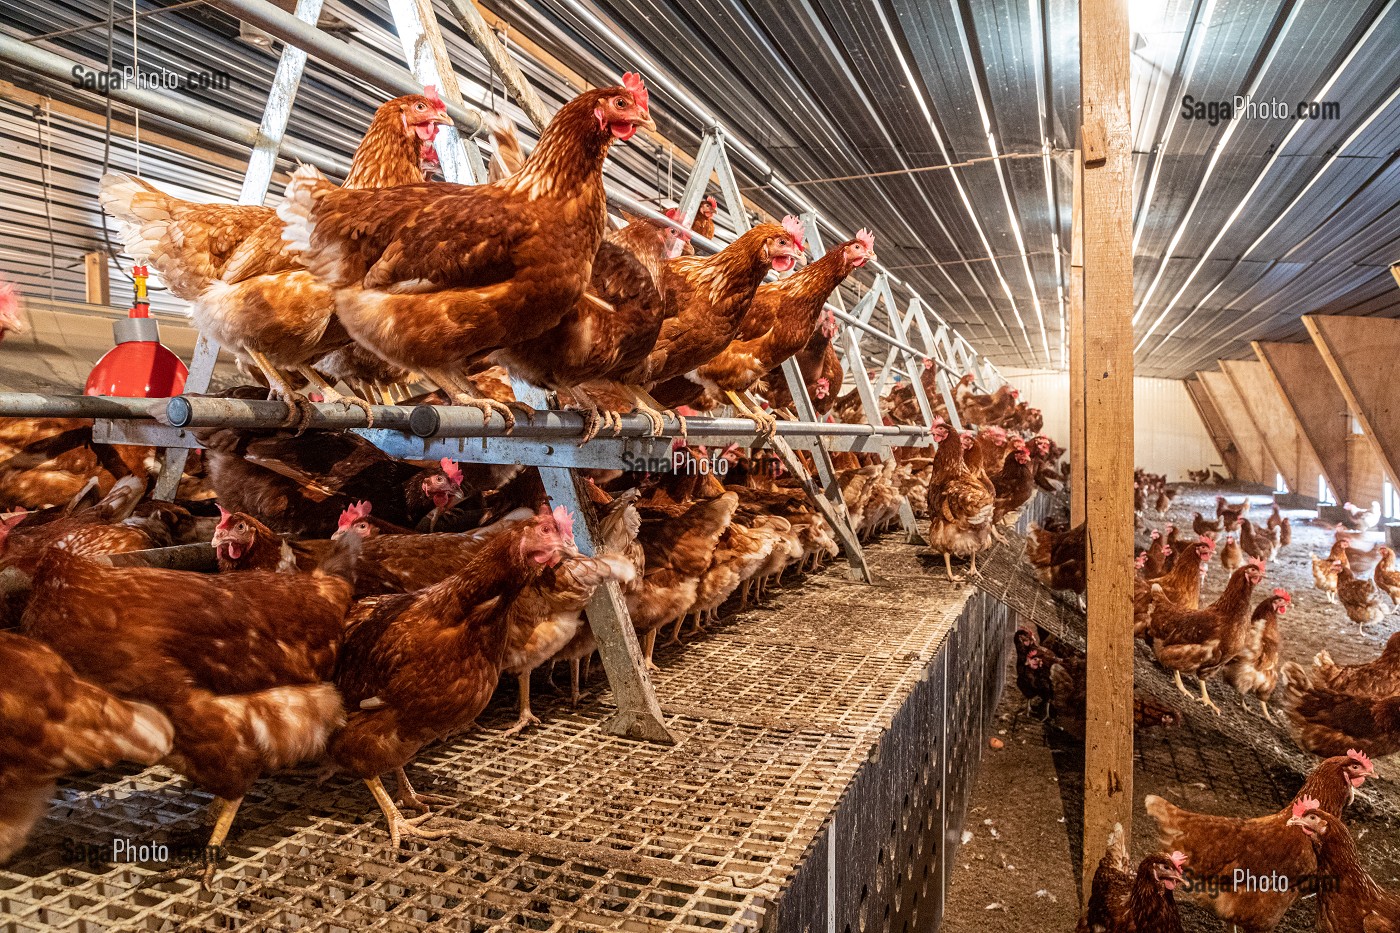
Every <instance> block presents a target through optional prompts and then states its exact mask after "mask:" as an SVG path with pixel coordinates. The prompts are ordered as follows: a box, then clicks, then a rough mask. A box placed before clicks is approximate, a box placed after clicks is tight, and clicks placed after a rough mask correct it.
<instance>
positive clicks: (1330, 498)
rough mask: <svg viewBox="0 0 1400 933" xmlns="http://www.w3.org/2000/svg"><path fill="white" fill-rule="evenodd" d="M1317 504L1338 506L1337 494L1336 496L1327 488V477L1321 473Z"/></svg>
mask: <svg viewBox="0 0 1400 933" xmlns="http://www.w3.org/2000/svg"><path fill="white" fill-rule="evenodd" d="M1317 504H1318V505H1336V504H1337V496H1336V494H1335V493H1334V492H1332V490H1331V489H1329V488H1328V487H1327V477H1325V476H1323V475H1322V474H1321V473H1319V474H1318V476H1317Z"/></svg>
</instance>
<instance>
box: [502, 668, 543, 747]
mask: <svg viewBox="0 0 1400 933" xmlns="http://www.w3.org/2000/svg"><path fill="white" fill-rule="evenodd" d="M515 680H516V683H518V684H520V716H519V718H518V719H516V720H515V725H513V726H511V727H510V728H509V729H507V730H506V731H505V732H502V733H501V736H502V737H505V736H511V735H515V734H516V733H517V732H520V731H522V730H524V729H528V728H529V727H530V726H537V725H539V723H540V718H539V717H538V716H536V715H535V714H534V712H532V711H531V709H530V671H523V672H521V673H519V674H516V675H515Z"/></svg>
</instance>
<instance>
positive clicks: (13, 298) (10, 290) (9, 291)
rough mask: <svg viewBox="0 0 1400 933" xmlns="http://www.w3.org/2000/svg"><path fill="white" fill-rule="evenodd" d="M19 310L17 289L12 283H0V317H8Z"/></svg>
mask: <svg viewBox="0 0 1400 933" xmlns="http://www.w3.org/2000/svg"><path fill="white" fill-rule="evenodd" d="M17 310H19V289H18V288H16V287H15V283H14V282H0V315H4V316H10V315H13V314H14V313H15V312H16V311H17Z"/></svg>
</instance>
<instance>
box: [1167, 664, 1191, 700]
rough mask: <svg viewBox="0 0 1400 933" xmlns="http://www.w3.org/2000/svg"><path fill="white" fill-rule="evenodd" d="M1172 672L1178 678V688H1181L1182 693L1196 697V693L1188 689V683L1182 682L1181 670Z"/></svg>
mask: <svg viewBox="0 0 1400 933" xmlns="http://www.w3.org/2000/svg"><path fill="white" fill-rule="evenodd" d="M1172 674H1173V676H1175V678H1176V689H1178V690H1180V691H1181V692H1182V693H1184V694H1186V695H1187V696H1188V697H1190V698H1191V699H1193V700H1194V699H1196V695H1195V694H1193V693H1192V692H1191V691H1190V690H1187V689H1186V685H1185V684H1184V683H1182V682H1181V671H1172Z"/></svg>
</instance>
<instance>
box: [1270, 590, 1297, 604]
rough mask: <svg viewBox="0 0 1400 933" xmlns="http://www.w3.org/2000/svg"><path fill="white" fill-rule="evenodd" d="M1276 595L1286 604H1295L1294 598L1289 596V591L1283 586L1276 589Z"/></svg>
mask: <svg viewBox="0 0 1400 933" xmlns="http://www.w3.org/2000/svg"><path fill="white" fill-rule="evenodd" d="M1274 595H1275V596H1277V597H1278V598H1279V599H1281V600H1283V601H1284V602H1286V603H1291V602H1293V597H1292V596H1289V595H1288V591H1287V590H1285V589H1284V588H1283V587H1281V586H1276V587H1274Z"/></svg>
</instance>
